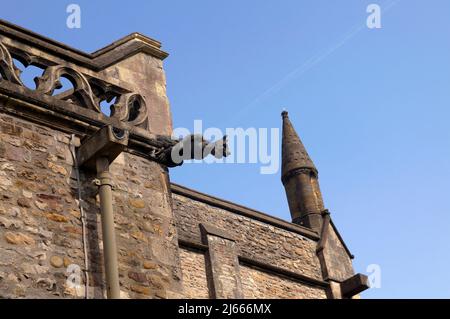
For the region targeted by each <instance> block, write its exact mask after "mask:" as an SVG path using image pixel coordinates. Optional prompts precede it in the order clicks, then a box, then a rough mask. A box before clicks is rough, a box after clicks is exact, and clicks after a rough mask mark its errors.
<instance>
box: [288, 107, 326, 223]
mask: <svg viewBox="0 0 450 319" xmlns="http://www.w3.org/2000/svg"><path fill="white" fill-rule="evenodd" d="M281 116H282V118H283V137H282V164H281V165H282V166H281V181H282V182H283V185H284V188H285V190H286V196H287V200H288V203H289V210H290V212H291V217H292V222H293V223H296V224H299V225H302V226H305V227H309V228H311V229H313V230H315V231H319V230H320V228H321V225H322V216H321V213H322V211H323V210H324V206H323V201H322V194H321V192H320V188H319V182H318V172H317V169H316V167H315V165H314V163H313V161H312V160H311V158H310V157H309V155H308V152H307V151H306V149H305V147H304V145H303V143H302V142H301V140H300V138H299V137H298V135H297V132H296V131H295V130H294V127H293V126H292V123H291V121H290V120H289V117H288V112H286V111H283V112H282V113H281Z"/></svg>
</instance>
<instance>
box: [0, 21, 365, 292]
mask: <svg viewBox="0 0 450 319" xmlns="http://www.w3.org/2000/svg"><path fill="white" fill-rule="evenodd" d="M165 57H167V53H165V52H163V51H161V49H160V43H159V42H158V41H155V40H153V39H150V38H148V37H145V36H143V35H140V34H138V33H133V34H131V35H129V36H127V37H124V38H122V39H120V40H118V41H116V42H114V43H113V44H111V45H109V46H107V47H105V48H103V49H101V50H99V51H96V52H94V53H92V54H87V53H84V52H81V51H78V50H76V49H73V48H70V47H67V46H65V45H64V44H61V43H58V42H56V41H53V40H50V39H47V38H45V37H42V36H40V35H38V34H34V33H32V32H31V31H28V30H25V29H22V28H20V27H18V26H15V25H12V24H10V23H7V22H5V21H3V20H0V298H86V297H87V298H105V297H106V287H105V286H106V284H105V273H104V269H105V267H104V260H103V242H102V238H103V236H102V227H101V225H102V223H101V222H102V218H101V213H100V200H99V196H98V184H95V183H94V180H95V179H96V177H97V173H96V172H94V171H93V167H90V166H89V165H83V164H86V163H83V164H81V167H79V168H78V166H80V165H79V164H80V163H78V160H79V159H80V157H79V156H76V155H75V154H76V153H77V150H80V148H79V146H80V145H86V141H87V140H88V141H89V138H92V136H98V134H100V133H99V132H104V131H105V130H104V129H105V128H107V129H108V130H109V131H108V132H116V131H117V132H124V134H125V132H126V134H125V135H126V136H127V144H126V146H123V145H122V146H123V148H121V149H120V151H121V153H120V155H119V156H118V157H117V158H116V157H115V156H114V160H113V162H112V163H111V165H110V166H109V171H110V174H111V179H110V180H111V181H112V185H113V187H114V188H113V191H112V202H113V211H114V224H115V225H114V232H115V236H116V242H117V254H118V268H119V269H118V270H119V281H120V296H121V297H122V298H326V297H330V294H329V293H330V291H331V290H333V295H332V297H336V298H340V297H341V296H342V295H341V292H342V291H344V292H345V291H347V292H349V293H348V296H353V294H354V293H355V291H360V290H358V289H359V288H360V286H361V285H360V284H359V282H358V280H359V279H360V278H359V277H358V278H356V283H355V280H354V278H353V277H352V276H353V269H352V267H351V255H350V253H349V251H348V249H347V247H346V246H345V244H344V243H343V241H342V239H341V237H340V235H339V234H338V233H337V231H336V229H335V227H334V224H332V223H331V222H330V224H329V226H327V228H324V230H325V232H324V233H323V234H322V235H324V236H322V238H321V237H320V234H318V233H317V232H314V231H312V230H311V229H308V228H306V227H303V226H299V225H296V224H293V223H290V222H286V221H283V220H281V219H278V218H275V217H272V216H269V215H266V214H264V213H261V212H258V211H255V210H252V209H249V208H246V207H243V206H240V205H237V204H234V203H230V202H228V201H225V200H222V199H218V198H215V197H212V196H209V195H205V194H202V193H199V192H197V191H194V190H191V189H189V188H185V187H182V186H179V185H176V184H173V183H171V182H170V176H169V169H168V166H170V164H171V162H170V161H169V160H168V159H167V158H166V157H165V155H164V154H168V152H167V151H170V150H171V148H172V147H173V146H174V143H175V142H173V141H172V140H171V139H170V133H171V131H172V120H171V114H170V107H169V103H168V99H167V95H166V82H165V74H164V70H163V68H162V60H163V59H164V58H165ZM14 59H15V60H17V61H20V62H21V63H22V64H23V65H24V66H29V65H33V66H37V67H39V68H41V69H42V75H41V76H38V77H37V78H36V79H35V82H36V88H34V89H32V88H28V87H26V85H25V84H24V83H23V81H22V79H21V78H20V72H19V71H18V69H17V67H16V65H15V62H14ZM62 77H65V78H66V79H68V80H69V81H70V82H71V84H72V85H73V88H72V89H69V90H66V91H64V92H62V93H61V92H60V93H57V94H55V89H56V88H57V87H59V85H60V82H61V78H62ZM113 97H114V99H113ZM104 101H106V102H108V101H109V102H111V110H112V111H111V112H110V113H109V114H105V113H104V112H103V110H102V109H101V107H100V106H101V103H102V102H104ZM111 134H114V133H111ZM108 138H111V137H107V138H105V139H106V140H108ZM103 141H104V140H103ZM107 143H112V142H111V140H108V141H107ZM116 143H117V142H116ZM108 145H109V144H108ZM114 145H115V146H117V145H116V144H114ZM96 151H97V152H98V153H95V152H93V153H94V154H93V155H92V154H91V155H92V158H93V160H94V161H95V159H96V158H97V159H98V158H101V159H105V157H107V156H110V153H108V152H107V151H105V150H104V149H100V150H96ZM105 152H106V153H105ZM105 154H106V155H105ZM169 154H170V152H169ZM173 169H183V168H182V167H176V168H173ZM108 183H109V179H108ZM107 185H109V184H107ZM108 187H109V186H108ZM271 187H281V183H280V185H278V186H276V185H275V186H274V185H272V186H271ZM324 238H328V240H325V239H324ZM322 239H324V240H322ZM319 248H320V249H319ZM350 277H351V278H350ZM349 278H350V279H351V280H349ZM333 287H334V288H333ZM336 287H337V288H336ZM341 287H344V288H345V289H344V290H342V289H341ZM355 287H356V288H355ZM330 288H331V290H330Z"/></svg>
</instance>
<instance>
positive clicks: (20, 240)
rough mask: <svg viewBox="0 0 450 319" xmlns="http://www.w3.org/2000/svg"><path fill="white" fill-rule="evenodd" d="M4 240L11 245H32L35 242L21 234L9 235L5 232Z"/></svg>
mask: <svg viewBox="0 0 450 319" xmlns="http://www.w3.org/2000/svg"><path fill="white" fill-rule="evenodd" d="M5 240H6V241H7V242H8V243H10V244H13V245H34V243H35V240H34V239H33V238H32V237H30V236H28V235H26V234H22V233H11V232H7V233H5Z"/></svg>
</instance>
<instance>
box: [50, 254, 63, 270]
mask: <svg viewBox="0 0 450 319" xmlns="http://www.w3.org/2000/svg"><path fill="white" fill-rule="evenodd" d="M50 264H51V265H52V266H53V267H55V268H61V267H62V266H63V265H64V261H63V259H62V258H61V257H60V256H52V257H51V258H50Z"/></svg>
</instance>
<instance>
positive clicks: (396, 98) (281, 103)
mask: <svg viewBox="0 0 450 319" xmlns="http://www.w3.org/2000/svg"><path fill="white" fill-rule="evenodd" d="M70 3H77V4H79V5H80V6H81V13H82V16H81V18H82V27H81V29H68V28H67V27H66V18H67V13H66V7H67V5H68V4H70ZM344 3H345V5H344ZM370 3H377V4H379V5H380V6H381V9H382V15H381V21H382V22H381V23H382V28H381V29H368V28H366V27H365V21H366V18H367V16H368V13H366V7H367V5H368V4H370ZM449 14H450V2H449V1H446V0H434V1H425V0H422V1H419V0H408V1H406V0H400V1H388V0H384V1H381V0H379V1H378V0H372V1H364V0H346V1H345V2H344V1H324V0H314V1H313V0H311V1H298V0H297V1H265V2H262V1H235V0H229V1H222V2H219V1H132V0H128V1H126V2H124V1H72V2H69V1H45V0H42V1H33V2H31V1H23V0H16V1H8V2H6V3H4V4H2V6H1V11H0V17H1V18H2V19H6V20H9V21H11V22H13V23H15V24H18V25H21V26H23V27H26V28H29V29H31V30H33V31H35V32H38V33H41V34H43V35H46V36H48V37H51V38H54V39H56V40H59V41H61V42H64V43H66V44H68V45H71V46H73V47H76V48H78V49H81V50H84V51H87V52H91V51H95V50H97V49H99V48H101V47H103V46H105V45H107V44H109V43H111V42H113V41H115V40H117V39H118V38H120V37H122V36H124V35H127V34H128V33H131V32H134V31H138V32H141V33H144V34H146V35H148V36H150V37H153V38H155V39H157V40H160V41H161V42H162V44H163V49H164V50H166V51H167V52H169V53H170V56H169V57H168V58H167V59H166V60H165V70H166V74H167V85H168V95H169V99H170V102H171V108H172V113H173V118H174V126H175V127H180V126H182V127H187V128H192V127H193V121H194V120H195V119H201V120H203V125H204V127H207V126H214V127H218V128H220V129H222V130H225V128H227V127H244V128H247V127H257V128H259V127H266V128H272V127H280V125H281V117H280V112H281V110H282V109H283V108H286V109H287V110H288V111H289V114H290V118H291V120H292V122H293V123H294V125H295V126H296V128H297V131H298V132H299V134H300V136H301V137H302V139H303V142H304V144H305V145H306V147H307V149H308V151H309V153H310V155H311V157H312V158H313V160H314V162H315V164H316V166H317V167H318V169H319V174H320V175H319V176H320V185H321V189H322V192H323V197H324V200H325V205H326V207H327V208H329V209H330V211H331V214H332V217H333V219H334V221H335V223H336V225H337V226H338V228H339V229H340V231H341V233H342V235H343V237H344V239H345V240H346V242H347V244H348V246H349V248H350V250H351V251H352V252H353V254H355V256H356V258H355V260H354V267H355V270H356V271H358V272H361V273H366V269H367V266H368V265H370V264H378V265H380V267H381V271H382V273H381V280H382V281H381V288H379V289H371V290H370V291H367V292H365V293H363V297H365V298H419V297H424V298H432V297H435V298H443V297H447V298H448V297H450V285H449V283H450V272H449V271H448V269H450V257H449V253H448V243H450V196H449V190H450V187H449V186H450V161H449V159H450V127H449V123H448V122H449V119H450V40H449V39H450V19H449ZM171 179H172V181H174V182H177V183H180V184H183V185H186V186H190V187H192V188H194V189H198V190H200V191H204V192H207V193H209V194H212V195H216V196H219V197H223V198H225V199H228V200H231V201H235V202H237V203H241V204H243V205H246V206H249V207H252V208H255V209H258V210H261V211H264V212H267V213H269V214H272V215H275V216H278V217H281V218H283V219H286V220H290V214H289V210H288V206H287V202H286V198H285V193H284V189H283V186H282V184H281V182H280V175H279V174H276V175H261V174H260V172H259V165H258V164H234V165H207V164H204V165H198V164H197V165H184V166H182V167H179V168H175V169H173V170H171Z"/></svg>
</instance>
